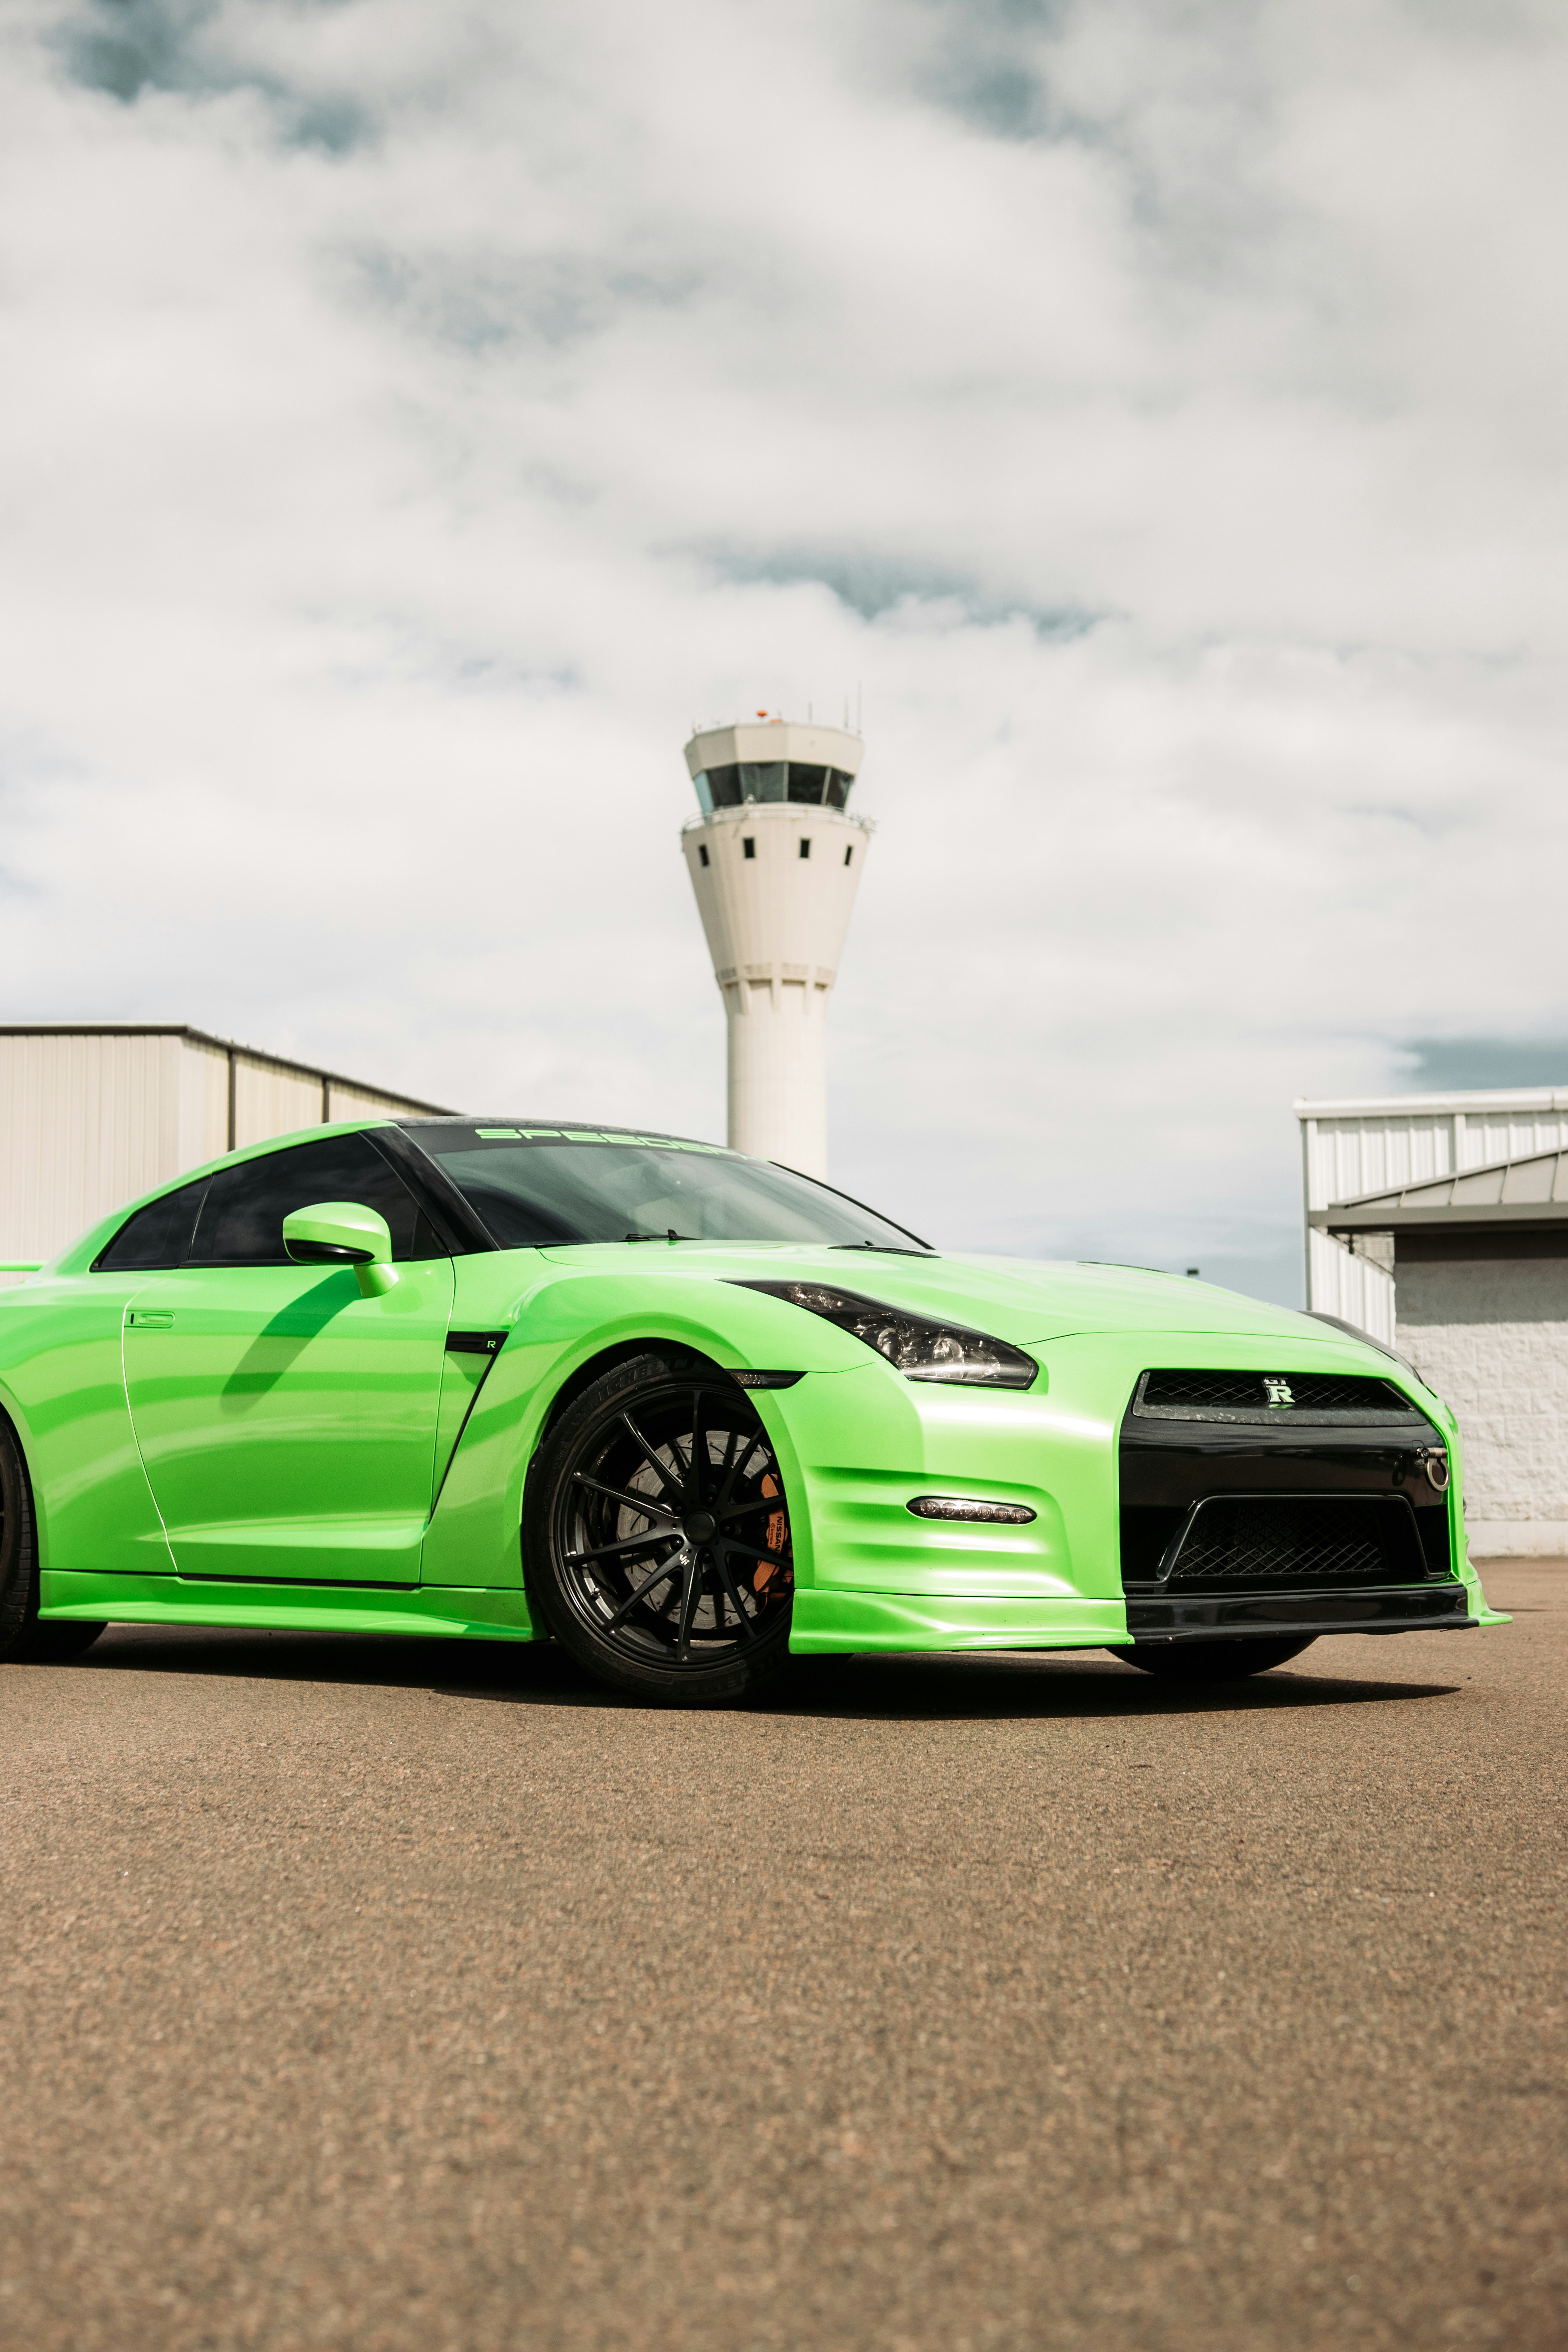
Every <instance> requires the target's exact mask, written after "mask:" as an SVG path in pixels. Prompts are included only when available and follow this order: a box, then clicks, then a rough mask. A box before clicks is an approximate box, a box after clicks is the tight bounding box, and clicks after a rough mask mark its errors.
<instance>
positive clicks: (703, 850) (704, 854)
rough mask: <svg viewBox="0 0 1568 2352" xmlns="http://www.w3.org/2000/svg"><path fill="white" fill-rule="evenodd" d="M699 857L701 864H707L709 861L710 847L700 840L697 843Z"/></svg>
mask: <svg viewBox="0 0 1568 2352" xmlns="http://www.w3.org/2000/svg"><path fill="white" fill-rule="evenodd" d="M697 859H698V863H699V865H701V866H706V865H707V863H708V848H707V845H706V843H704V842H699V843H698V845H697Z"/></svg>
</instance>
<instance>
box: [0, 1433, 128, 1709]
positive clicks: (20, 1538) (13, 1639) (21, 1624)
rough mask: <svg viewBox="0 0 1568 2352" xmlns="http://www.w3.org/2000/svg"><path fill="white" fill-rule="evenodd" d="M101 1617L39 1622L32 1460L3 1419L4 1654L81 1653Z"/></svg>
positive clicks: (36, 1657) (0, 1625)
mask: <svg viewBox="0 0 1568 2352" xmlns="http://www.w3.org/2000/svg"><path fill="white" fill-rule="evenodd" d="M102 1631H103V1627H102V1625H101V1624H100V1623H91V1624H89V1623H85V1622H84V1623H82V1624H75V1623H72V1622H70V1621H69V1620H67V1621H66V1622H63V1623H61V1624H58V1625H48V1624H44V1625H41V1624H40V1623H39V1622H38V1546H37V1530H36V1528H35V1526H34V1521H33V1490H32V1487H31V1486H30V1485H29V1483H28V1479H27V1465H26V1463H25V1462H24V1461H23V1459H22V1449H21V1447H20V1446H19V1445H18V1444H17V1443H16V1438H15V1436H14V1435H13V1434H12V1432H11V1431H10V1430H9V1429H8V1428H7V1427H6V1425H5V1423H4V1422H0V1659H9V1660H17V1659H24V1658H26V1659H30V1660H31V1661H33V1662H34V1663H35V1664H39V1665H47V1664H50V1663H52V1662H57V1661H60V1660H63V1659H66V1658H79V1657H80V1655H81V1654H82V1652H83V1651H84V1650H85V1649H88V1648H89V1647H90V1645H91V1644H92V1643H94V1642H96V1641H97V1639H98V1637H99V1635H100V1633H102Z"/></svg>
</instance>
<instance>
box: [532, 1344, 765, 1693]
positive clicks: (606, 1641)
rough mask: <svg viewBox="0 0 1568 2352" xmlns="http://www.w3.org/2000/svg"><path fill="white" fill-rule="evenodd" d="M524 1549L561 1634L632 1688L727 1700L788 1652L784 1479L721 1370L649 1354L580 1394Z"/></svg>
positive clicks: (598, 1668)
mask: <svg viewBox="0 0 1568 2352" xmlns="http://www.w3.org/2000/svg"><path fill="white" fill-rule="evenodd" d="M524 1549H525V1552H526V1556H527V1561H528V1573H529V1584H530V1589H531V1592H532V1593H533V1595H534V1597H535V1598H536V1600H537V1601H538V1602H539V1604H540V1608H541V1610H542V1613H543V1615H544V1618H545V1620H546V1622H547V1623H548V1625H549V1627H550V1630H551V1632H552V1633H553V1634H554V1635H555V1636H556V1638H557V1640H558V1641H559V1642H560V1643H562V1644H563V1647H564V1648H566V1649H568V1650H570V1651H571V1652H572V1654H573V1655H574V1657H575V1658H577V1659H578V1660H579V1661H580V1663H581V1664H583V1665H584V1666H586V1667H587V1668H588V1670H589V1672H590V1673H591V1674H593V1675H596V1676H597V1677H598V1678H599V1680H600V1681H602V1682H606V1683H610V1684H612V1685H615V1687H616V1688H617V1689H619V1690H624V1691H631V1692H635V1693H636V1694H637V1696H639V1697H643V1698H653V1699H663V1700H667V1701H673V1702H675V1703H676V1704H678V1705H687V1706H705V1705H712V1704H713V1703H715V1702H716V1701H720V1700H724V1699H733V1698H739V1697H740V1696H742V1694H743V1693H744V1692H746V1691H750V1690H754V1689H756V1688H757V1687H758V1685H760V1684H761V1683H763V1682H764V1681H765V1680H766V1679H767V1678H768V1677H769V1676H770V1675H773V1674H774V1673H776V1672H777V1671H778V1669H779V1667H780V1666H781V1665H782V1664H783V1663H784V1658H785V1656H786V1655H787V1653H788V1647H789V1622H790V1607H791V1602H792V1600H793V1597H794V1589H795V1570H794V1553H793V1546H792V1541H791V1535H790V1522H789V1505H788V1501H787V1498H786V1496H785V1495H784V1477H783V1475H782V1473H781V1471H780V1468H779V1464H778V1457H777V1455H776V1454H774V1452H773V1444H772V1442H771V1440H770V1439H769V1437H768V1434H767V1432H766V1430H765V1429H764V1428H763V1424H762V1422H761V1420H760V1419H759V1418H758V1415H757V1412H756V1409H755V1407H754V1406H753V1404H752V1401H751V1399H750V1397H749V1396H748V1395H747V1394H746V1392H745V1391H744V1390H743V1389H742V1388H740V1387H739V1386H737V1384H736V1383H735V1382H734V1381H731V1380H730V1379H729V1378H728V1376H727V1375H726V1374H725V1373H723V1372H721V1370H719V1369H718V1368H717V1366H715V1365H711V1364H708V1363H704V1362H697V1363H693V1364H691V1365H689V1366H688V1365H686V1364H684V1363H682V1362H681V1361H680V1360H679V1359H675V1358H665V1357H663V1356H655V1355H651V1354H649V1355H645V1356H637V1357H635V1358H633V1359H632V1360H631V1361H630V1362H628V1363H624V1364H620V1365H617V1366H616V1369H615V1370H613V1371H611V1372H608V1373H606V1374H605V1377H604V1379H603V1380H600V1381H595V1384H594V1386H593V1387H592V1388H591V1389H588V1390H586V1391H584V1394H583V1395H582V1396H580V1397H578V1398H577V1399H576V1400H575V1401H574V1403H573V1404H572V1405H570V1406H569V1407H568V1409H567V1411H566V1412H564V1413H563V1415H562V1417H561V1420H560V1421H559V1423H557V1425H556V1427H555V1428H554V1429H553V1430H552V1432H551V1433H550V1435H549V1437H548V1438H547V1439H546V1441H545V1443H544V1445H543V1447H542V1450H541V1453H540V1456H539V1459H538V1461H537V1462H536V1463H535V1465H534V1467H533V1471H532V1473H531V1476H530V1479H529V1490H528V1512H527V1519H526V1524H525V1528H524Z"/></svg>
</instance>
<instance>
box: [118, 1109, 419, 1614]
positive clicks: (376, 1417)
mask: <svg viewBox="0 0 1568 2352" xmlns="http://www.w3.org/2000/svg"><path fill="white" fill-rule="evenodd" d="M176 1197H177V1198H178V1199H179V1200H180V1201H181V1202H182V1206H181V1207H180V1209H179V1211H178V1213H177V1223H178V1224H179V1227H180V1230H179V1231H178V1232H176V1233H174V1234H161V1235H160V1237H159V1247H160V1249H161V1251H162V1254H163V1257H164V1261H165V1269H166V1270H163V1271H161V1272H151V1273H149V1275H148V1278H147V1282H146V1286H145V1287H144V1288H142V1289H141V1290H139V1291H138V1292H137V1293H136V1296H135V1297H134V1298H133V1299H132V1301H131V1303H130V1305H129V1306H128V1307H127V1309H126V1316H125V1330H124V1362H125V1389H126V1396H127V1400H128V1402H129V1405H130V1410H131V1419H132V1426H133V1428H134V1430H135V1433H136V1439H137V1443H138V1444H139V1446H140V1448H141V1452H142V1462H143V1464H144V1465H145V1467H146V1472H147V1477H148V1481H149V1483H150V1485H151V1486H152V1489H153V1498H154V1500H155V1502H156V1504H157V1506H158V1509H159V1511H160V1513H161V1515H162V1517H163V1525H164V1528H165V1530H166V1531H167V1535H168V1538H169V1545H170V1549H172V1551H173V1553H174V1565H175V1568H176V1570H178V1572H179V1574H180V1575H182V1576H186V1577H193V1578H223V1579H245V1580H263V1581H267V1582H273V1581H278V1580H304V1581H309V1582H311V1583H321V1584H415V1583H417V1582H418V1580H419V1552H420V1547H421V1544H422V1542H423V1539H424V1532H425V1527H426V1521H427V1519H428V1517H429V1514H430V1507H431V1497H432V1488H433V1483H434V1469H435V1454H436V1430H437V1409H438V1405H439V1400H440V1391H441V1375H442V1365H443V1360H444V1354H445V1349H446V1342H447V1325H448V1323H449V1321H450V1318H451V1307H452V1264H451V1259H450V1257H449V1256H448V1255H447V1253H446V1250H445V1248H444V1245H443V1244H442V1243H441V1242H440V1240H439V1238H438V1237H437V1234H436V1233H435V1231H434V1229H433V1227H432V1226H431V1225H430V1223H429V1222H428V1220H427V1218H426V1216H425V1214H424V1213H423V1212H422V1210H421V1208H420V1206H419V1203H418V1202H417V1201H416V1199H415V1197H414V1195H413V1193H412V1192H410V1191H409V1189H408V1188H407V1187H406V1186H405V1184H404V1182H403V1181H402V1179H401V1178H400V1177H399V1176H398V1175H397V1173H396V1172H395V1170H394V1169H393V1168H392V1167H391V1166H390V1165H389V1163H388V1161H387V1160H385V1159H384V1158H383V1157H382V1156H381V1154H379V1153H378V1152H377V1151H376V1150H375V1149H374V1146H373V1145H372V1144H371V1143H370V1142H369V1141H368V1140H367V1139H366V1138H365V1137H364V1136H363V1135H338V1136H329V1137H323V1138H322V1139H321V1140H320V1141H319V1142H315V1143H306V1144H295V1145H292V1146H290V1147H289V1148H287V1149H285V1150H279V1151H275V1152H268V1153H265V1154H263V1155H261V1156H260V1157H258V1158H256V1159H253V1160H243V1161H241V1162H239V1163H238V1164H237V1166H234V1167H230V1168H225V1169H220V1170H219V1171H218V1172H217V1173H216V1175H215V1176H213V1177H211V1178H210V1179H208V1180H206V1181H205V1182H198V1183H196V1184H194V1185H190V1186H186V1187H184V1188H183V1192H182V1194H181V1195H179V1196H176ZM318 1201H358V1202H363V1204H364V1205H365V1206H367V1207H369V1208H373V1209H374V1210H376V1211H377V1212H378V1213H379V1214H381V1215H382V1216H384V1218H385V1219H386V1223H387V1225H388V1228H389V1229H390V1231H391V1234H392V1240H393V1260H394V1263H395V1265H396V1267H397V1275H398V1279H397V1282H396V1284H395V1286H394V1287H393V1288H392V1289H391V1290H390V1291H388V1292H386V1293H385V1294H384V1296H382V1297H373V1298H365V1297H362V1296H361V1294H360V1288H359V1284H358V1281H357V1279H356V1277H355V1275H354V1272H353V1267H352V1266H321V1265H291V1264H290V1263H289V1259H288V1257H287V1255H286V1254H285V1251H284V1248H283V1238H282V1225H283V1219H284V1218H285V1216H287V1215H288V1213H289V1211H290V1210H291V1209H299V1208H305V1207H307V1206H309V1205H310V1203H311V1202H318ZM162 1207H163V1203H161V1202H154V1203H153V1206H152V1208H151V1209H149V1210H145V1211H143V1212H142V1215H143V1216H147V1217H151V1216H152V1215H153V1212H154V1211H156V1210H158V1209H161V1208H162ZM134 1223H135V1221H134V1220H133V1221H132V1224H134ZM128 1237H129V1238H131V1239H132V1240H133V1236H132V1232H131V1228H127V1229H126V1234H122V1235H121V1236H120V1237H119V1240H121V1241H124V1240H126V1239H127V1238H128ZM171 1257H174V1258H177V1259H178V1260H179V1261H180V1262H179V1263H177V1264H174V1265H169V1264H168V1260H169V1259H170V1258H171Z"/></svg>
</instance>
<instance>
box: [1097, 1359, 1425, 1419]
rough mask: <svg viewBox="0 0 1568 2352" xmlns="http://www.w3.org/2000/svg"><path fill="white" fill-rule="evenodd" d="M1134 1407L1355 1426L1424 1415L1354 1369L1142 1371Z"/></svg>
mask: <svg viewBox="0 0 1568 2352" xmlns="http://www.w3.org/2000/svg"><path fill="white" fill-rule="evenodd" d="M1132 1411H1133V1412H1134V1414H1135V1415H1136V1416H1137V1417H1138V1418H1139V1419H1141V1420H1149V1421H1211V1422H1212V1421H1240V1422H1259V1423H1269V1424H1272V1425H1273V1426H1275V1427H1283V1426H1286V1425H1288V1424H1289V1423H1290V1422H1292V1421H1300V1422H1307V1421H1309V1419H1310V1422H1311V1423H1316V1424H1317V1425H1318V1426H1320V1427H1321V1426H1324V1425H1326V1424H1327V1423H1346V1424H1349V1425H1352V1426H1354V1425H1355V1424H1357V1423H1369V1422H1377V1423H1388V1422H1403V1421H1420V1420H1421V1419H1422V1417H1423V1416H1422V1415H1421V1414H1420V1413H1419V1412H1417V1410H1416V1408H1415V1405H1413V1404H1412V1403H1411V1402H1410V1400H1409V1398H1408V1397H1406V1396H1404V1395H1402V1394H1401V1392H1400V1391H1399V1390H1398V1389H1396V1388H1395V1387H1394V1383H1393V1381H1380V1380H1377V1379H1375V1378H1373V1377H1369V1376H1368V1375H1366V1374H1363V1373H1355V1372H1240V1371H1224V1372H1215V1371H1186V1370H1159V1371H1150V1372H1145V1373H1144V1374H1143V1377H1142V1380H1141V1381H1139V1383H1138V1390H1137V1393H1136V1395H1135V1396H1134V1397H1133V1400H1132Z"/></svg>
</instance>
